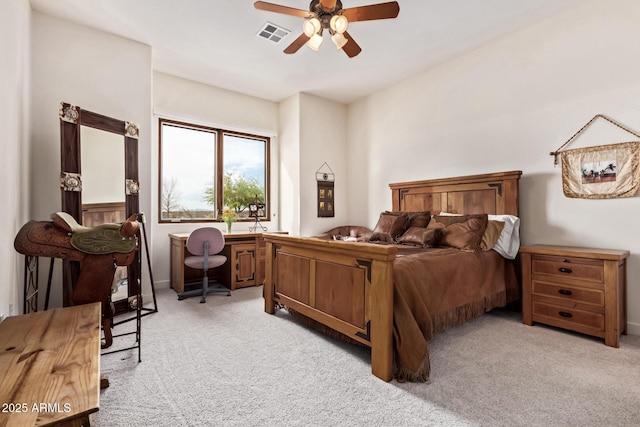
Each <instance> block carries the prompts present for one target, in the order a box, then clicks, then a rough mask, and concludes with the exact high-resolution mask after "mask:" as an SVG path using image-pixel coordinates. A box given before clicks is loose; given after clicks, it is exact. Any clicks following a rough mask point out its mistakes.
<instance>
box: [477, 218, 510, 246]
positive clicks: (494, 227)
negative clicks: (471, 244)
mask: <svg viewBox="0 0 640 427" xmlns="http://www.w3.org/2000/svg"><path fill="white" fill-rule="evenodd" d="M504 225H505V222H504V221H495V220H489V221H488V222H487V228H486V230H484V234H483V235H482V240H481V242H480V249H482V250H483V251H488V250H491V249H493V247H494V246H495V245H496V242H497V241H498V239H499V238H500V234H501V233H502V230H503V229H504Z"/></svg>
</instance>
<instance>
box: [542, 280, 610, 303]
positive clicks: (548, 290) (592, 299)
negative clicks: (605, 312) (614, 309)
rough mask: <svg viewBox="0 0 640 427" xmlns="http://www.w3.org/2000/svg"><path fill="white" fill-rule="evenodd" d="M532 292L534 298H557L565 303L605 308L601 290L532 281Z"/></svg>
mask: <svg viewBox="0 0 640 427" xmlns="http://www.w3.org/2000/svg"><path fill="white" fill-rule="evenodd" d="M532 292H533V295H534V296H546V297H551V298H557V299H558V300H561V301H564V302H576V303H582V304H589V305H593V306H596V307H604V291H603V290H600V289H592V288H585V287H578V286H567V285H562V284H558V283H550V282H545V281H541V280H532Z"/></svg>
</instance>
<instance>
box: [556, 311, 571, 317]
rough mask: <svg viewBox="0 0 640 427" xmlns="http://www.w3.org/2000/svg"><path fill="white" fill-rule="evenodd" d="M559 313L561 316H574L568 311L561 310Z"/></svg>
mask: <svg viewBox="0 0 640 427" xmlns="http://www.w3.org/2000/svg"><path fill="white" fill-rule="evenodd" d="M558 314H559V315H560V316H562V317H567V318H571V317H573V314H571V313H568V312H566V311H559V312H558Z"/></svg>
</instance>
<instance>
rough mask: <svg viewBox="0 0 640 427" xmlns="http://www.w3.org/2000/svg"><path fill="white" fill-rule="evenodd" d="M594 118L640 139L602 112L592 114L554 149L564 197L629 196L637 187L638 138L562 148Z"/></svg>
mask: <svg viewBox="0 0 640 427" xmlns="http://www.w3.org/2000/svg"><path fill="white" fill-rule="evenodd" d="M598 118H602V119H604V120H606V121H607V122H609V123H611V124H613V125H614V126H617V127H619V128H620V129H622V130H624V131H626V132H628V133H630V134H632V135H634V136H635V137H638V138H640V134H639V133H637V132H634V131H633V130H631V129H629V128H628V127H626V126H624V125H622V124H620V123H618V122H616V121H615V120H613V119H611V118H609V117H606V116H604V115H602V114H598V115H596V116H594V117H593V118H592V119H591V120H590V121H589V122H588V123H587V124H586V125H584V126H583V127H582V128H581V129H580V130H579V131H578V132H576V133H575V134H574V135H573V136H572V137H571V138H569V140H567V141H566V142H565V143H564V144H562V145H561V146H560V147H559V148H558V149H557V150H556V151H553V152H551V153H549V154H550V155H552V156H554V158H555V161H554V164H557V163H558V157H560V158H561V164H562V191H563V193H564V195H565V196H566V197H571V198H581V199H612V198H618V197H632V196H635V195H636V194H637V193H638V189H639V188H640V171H639V169H638V168H639V164H640V141H631V142H621V143H614V144H607V145H600V146H594V147H586V148H577V149H572V150H563V148H565V147H566V146H568V145H569V144H570V143H571V142H572V141H574V140H575V139H576V138H577V137H578V135H580V134H581V133H582V132H584V131H585V130H586V129H587V128H588V127H589V126H591V124H592V123H593V122H594V121H595V120H596V119H598Z"/></svg>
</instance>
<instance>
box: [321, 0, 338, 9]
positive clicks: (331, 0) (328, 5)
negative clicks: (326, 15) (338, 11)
mask: <svg viewBox="0 0 640 427" xmlns="http://www.w3.org/2000/svg"><path fill="white" fill-rule="evenodd" d="M320 6H322V8H323V9H324V10H326V11H327V12H330V11H332V10H333V9H335V8H336V0H320Z"/></svg>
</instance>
